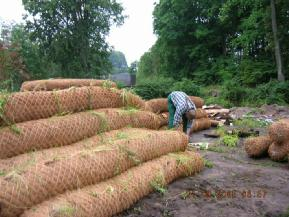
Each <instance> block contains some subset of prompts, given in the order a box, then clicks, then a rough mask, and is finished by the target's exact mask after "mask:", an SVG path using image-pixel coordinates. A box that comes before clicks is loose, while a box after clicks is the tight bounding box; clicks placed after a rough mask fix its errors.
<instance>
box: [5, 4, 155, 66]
mask: <svg viewBox="0 0 289 217" xmlns="http://www.w3.org/2000/svg"><path fill="white" fill-rule="evenodd" d="M118 2H121V3H122V5H123V7H124V8H125V11H124V14H125V15H128V16H129V17H128V18H127V19H126V20H125V23H124V25H122V26H120V27H113V28H112V30H111V34H110V36H109V37H108V42H109V44H110V45H111V46H113V47H114V48H115V49H116V50H118V51H122V52H123V53H124V54H125V56H126V59H127V62H128V64H130V63H131V62H133V61H135V60H139V58H140V57H141V55H142V54H143V53H144V52H146V51H147V50H148V49H149V48H150V47H151V46H152V45H153V44H154V42H155V40H156V36H155V35H154V34H153V19H152V12H153V8H154V2H158V0H118ZM22 14H24V8H23V6H22V0H0V18H1V19H2V20H9V21H12V20H14V21H15V22H21V20H22Z"/></svg>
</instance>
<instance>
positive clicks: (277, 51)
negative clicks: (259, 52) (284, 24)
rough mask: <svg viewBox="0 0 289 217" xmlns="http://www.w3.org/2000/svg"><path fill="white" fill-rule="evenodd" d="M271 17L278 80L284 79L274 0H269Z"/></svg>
mask: <svg viewBox="0 0 289 217" xmlns="http://www.w3.org/2000/svg"><path fill="white" fill-rule="evenodd" d="M271 17H272V30H273V36H274V46H275V58H276V64H277V71H278V81H285V77H284V73H283V64H282V55H281V48H280V42H279V38H278V30H277V21H276V8H275V0H271Z"/></svg>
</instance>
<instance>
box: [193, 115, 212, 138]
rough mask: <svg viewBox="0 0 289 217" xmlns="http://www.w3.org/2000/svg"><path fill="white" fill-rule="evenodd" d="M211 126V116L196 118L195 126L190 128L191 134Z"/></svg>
mask: <svg viewBox="0 0 289 217" xmlns="http://www.w3.org/2000/svg"><path fill="white" fill-rule="evenodd" d="M210 127H211V120H210V119H209V118H200V119H194V122H193V127H192V128H191V130H190V134H193V133H194V132H198V131H202V130H206V129H209V128H210Z"/></svg>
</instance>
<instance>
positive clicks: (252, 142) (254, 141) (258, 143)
mask: <svg viewBox="0 0 289 217" xmlns="http://www.w3.org/2000/svg"><path fill="white" fill-rule="evenodd" d="M271 144H272V140H271V138H270V137H269V136H259V137H252V138H248V139H246V140H245V142H244V146H245V150H246V152H247V154H248V155H249V156H250V157H262V156H264V155H267V154H268V149H269V146H270V145H271Z"/></svg>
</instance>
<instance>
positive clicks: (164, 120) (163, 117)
mask: <svg viewBox="0 0 289 217" xmlns="http://www.w3.org/2000/svg"><path fill="white" fill-rule="evenodd" d="M159 117H160V119H161V127H163V126H167V125H168V124H169V113H168V112H163V113H161V114H160V115H159Z"/></svg>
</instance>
